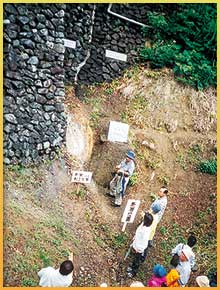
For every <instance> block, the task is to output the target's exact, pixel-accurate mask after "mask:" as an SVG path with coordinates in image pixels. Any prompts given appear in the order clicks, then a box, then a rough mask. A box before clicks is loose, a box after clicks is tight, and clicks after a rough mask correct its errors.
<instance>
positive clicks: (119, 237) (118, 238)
mask: <svg viewBox="0 0 220 290" xmlns="http://www.w3.org/2000/svg"><path fill="white" fill-rule="evenodd" d="M127 241H128V236H127V234H126V233H120V234H116V235H115V236H114V238H113V240H112V246H113V247H114V248H117V249H118V248H122V247H123V246H125V245H126V244H127Z"/></svg>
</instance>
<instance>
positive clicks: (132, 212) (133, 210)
mask: <svg viewBox="0 0 220 290" xmlns="http://www.w3.org/2000/svg"><path fill="white" fill-rule="evenodd" d="M140 203H141V201H140V200H138V199H129V200H128V202H127V205H126V207H125V210H124V213H123V216H122V219H121V222H122V223H126V224H127V223H133V222H134V219H135V216H136V214H137V211H138V208H139V205H140Z"/></svg>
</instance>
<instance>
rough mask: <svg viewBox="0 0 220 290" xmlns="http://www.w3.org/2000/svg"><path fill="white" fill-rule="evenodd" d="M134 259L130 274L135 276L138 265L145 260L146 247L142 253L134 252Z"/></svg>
mask: <svg viewBox="0 0 220 290" xmlns="http://www.w3.org/2000/svg"><path fill="white" fill-rule="evenodd" d="M133 254H134V259H133V262H132V265H131V268H132V274H133V275H134V276H135V275H136V274H137V272H138V269H139V267H140V265H141V264H142V263H143V262H144V261H145V259H146V256H147V249H145V250H144V252H143V253H136V252H134V253H133Z"/></svg>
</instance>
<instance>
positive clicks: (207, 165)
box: [198, 159, 217, 175]
mask: <svg viewBox="0 0 220 290" xmlns="http://www.w3.org/2000/svg"><path fill="white" fill-rule="evenodd" d="M198 167H199V168H198V169H199V171H201V172H202V173H208V174H211V175H216V173H217V162H216V159H210V160H205V161H202V162H200V164H199V166H198Z"/></svg>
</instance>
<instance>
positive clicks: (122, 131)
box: [108, 121, 129, 143]
mask: <svg viewBox="0 0 220 290" xmlns="http://www.w3.org/2000/svg"><path fill="white" fill-rule="evenodd" d="M128 130H129V125H128V124H125V123H121V122H116V121H110V125H109V130H108V141H111V142H125V143H126V142H128Z"/></svg>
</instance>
